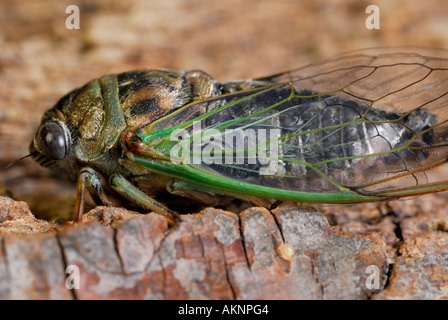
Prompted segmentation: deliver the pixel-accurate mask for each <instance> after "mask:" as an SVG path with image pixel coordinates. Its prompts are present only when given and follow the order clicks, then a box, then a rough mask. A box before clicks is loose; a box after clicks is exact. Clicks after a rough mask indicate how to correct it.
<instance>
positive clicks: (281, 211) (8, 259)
mask: <svg viewBox="0 0 448 320" xmlns="http://www.w3.org/2000/svg"><path fill="white" fill-rule="evenodd" d="M1 201H2V203H5V205H4V206H3V207H8V208H9V209H8V212H5V213H2V217H4V218H3V222H2V225H1V226H2V228H1V229H0V243H1V244H2V245H1V251H0V253H1V254H0V274H1V275H2V279H1V284H2V285H1V287H0V299H365V298H368V297H370V296H371V295H372V294H373V293H375V292H377V291H378V290H374V289H373V290H370V289H368V288H367V287H366V283H367V281H368V280H367V277H368V276H369V273H368V272H367V271H366V270H368V269H367V268H368V267H369V266H370V267H371V266H375V267H376V268H377V270H379V281H380V282H379V285H380V287H381V288H383V287H384V284H385V281H386V278H387V277H386V274H387V272H388V268H389V266H388V262H387V261H388V258H387V250H386V245H385V243H384V242H383V241H381V240H380V239H378V237H376V236H357V235H354V234H349V233H345V232H341V231H337V230H335V229H334V228H332V227H330V226H329V224H328V222H327V220H326V219H325V217H324V216H322V215H321V214H319V213H318V212H317V211H315V210H312V209H309V208H308V209H307V208H303V207H300V206H297V205H293V204H284V205H282V206H280V207H278V208H277V209H275V210H273V211H272V212H270V211H268V210H266V209H263V208H257V207H253V208H249V209H246V210H244V211H243V212H241V214H240V215H237V214H234V213H231V212H229V211H223V210H219V209H214V208H207V209H205V210H203V211H201V212H200V213H198V214H194V215H185V216H182V218H181V219H180V221H179V222H178V224H177V225H176V226H174V227H169V225H168V223H167V221H166V220H165V218H163V217H161V216H158V215H156V214H153V213H151V214H148V215H140V214H133V213H131V212H129V211H127V210H124V209H118V208H105V207H97V208H96V209H94V210H92V211H91V212H89V213H88V214H87V215H86V216H85V217H84V221H83V223H82V224H81V225H79V226H71V227H70V226H65V227H59V230H58V231H57V232H55V230H54V229H55V228H57V227H55V226H51V224H50V223H47V222H42V221H40V220H35V221H34V225H36V226H37V227H36V229H35V230H33V232H31V231H30V230H29V229H28V228H30V225H33V223H31V222H30V221H28V220H29V219H33V217H32V215H31V214H30V213H29V211H26V210H24V208H26V205H24V204H23V203H18V202H12V201H11V200H9V199H8V198H3V199H2V200H1ZM41 224H43V225H42V226H41ZM25 234H27V235H25ZM68 266H76V267H77V268H79V276H80V278H79V279H80V282H79V283H80V287H79V289H71V290H70V288H67V286H66V279H67V278H68V276H69V275H70V273H66V271H67V269H66V268H67V267H68Z"/></svg>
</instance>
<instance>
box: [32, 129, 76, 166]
mask: <svg viewBox="0 0 448 320" xmlns="http://www.w3.org/2000/svg"><path fill="white" fill-rule="evenodd" d="M37 145H38V147H39V149H40V152H41V153H42V154H43V155H44V156H46V157H47V158H49V159H52V160H61V159H64V158H65V157H66V156H67V154H68V152H69V147H70V146H69V143H68V141H67V138H66V134H65V131H64V128H62V127H61V125H60V124H59V123H57V122H47V123H46V124H44V125H43V126H42V127H41V128H40V130H39V133H38V134H37Z"/></svg>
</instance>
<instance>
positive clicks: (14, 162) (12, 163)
mask: <svg viewBox="0 0 448 320" xmlns="http://www.w3.org/2000/svg"><path fill="white" fill-rule="evenodd" d="M33 155H34V152H32V153H30V154H27V155H26V156H23V157H21V158H19V159H17V160H14V161H13V162H11V163H8V164H7V165H6V166H5V167H3V168H1V171H4V170H6V169H8V168H9V167H11V166H12V165H14V164H16V163H17V162H19V161H21V160H23V159H26V158H28V157H31V156H33Z"/></svg>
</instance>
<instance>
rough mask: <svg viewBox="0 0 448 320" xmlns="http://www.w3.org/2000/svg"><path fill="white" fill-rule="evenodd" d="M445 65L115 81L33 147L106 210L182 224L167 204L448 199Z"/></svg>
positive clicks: (376, 62)
mask: <svg viewBox="0 0 448 320" xmlns="http://www.w3.org/2000/svg"><path fill="white" fill-rule="evenodd" d="M447 93H448V52H447V51H445V50H439V49H425V48H415V49H413V48H405V49H390V48H383V49H366V50H360V51H355V52H351V53H348V54H343V55H339V56H335V57H332V58H330V59H327V60H324V61H322V62H319V63H314V64H311V65H308V66H305V67H302V68H299V69H296V70H293V71H289V72H284V73H279V74H276V75H273V76H269V77H263V78H258V79H250V80H241V81H229V82H219V81H216V80H214V79H212V78H211V77H210V76H209V75H208V74H207V73H205V72H202V71H190V72H174V71H168V70H149V69H148V70H136V71H130V72H124V73H120V74H113V75H106V76H103V77H100V78H98V79H96V80H93V81H91V82H89V83H87V84H86V85H84V86H83V87H81V88H78V89H75V90H73V91H71V92H70V93H68V94H67V95H65V96H64V97H62V98H61V99H60V100H59V101H58V102H57V103H56V105H55V106H54V107H53V108H52V109H50V110H48V111H47V112H46V113H45V114H44V116H43V118H42V123H41V124H40V126H39V128H38V130H37V133H36V135H35V137H34V139H33V141H32V143H31V147H30V152H31V155H32V157H33V158H34V159H35V160H36V161H37V162H38V163H40V164H41V165H43V166H45V167H49V168H50V169H53V170H55V171H57V172H59V173H61V174H63V175H65V176H66V177H68V178H69V179H71V180H73V181H77V197H76V205H75V213H74V220H75V221H78V220H79V219H80V217H81V215H82V213H83V211H84V194H85V192H86V190H87V191H88V192H89V193H90V194H91V196H92V198H93V199H94V200H95V202H97V203H98V204H103V205H117V204H118V203H129V204H132V205H135V206H137V207H140V208H143V209H144V210H150V211H154V212H156V213H159V214H161V215H164V216H166V217H167V218H169V219H171V220H173V219H174V216H175V215H176V213H175V211H174V210H172V209H170V207H169V203H167V202H166V201H165V203H164V204H162V203H161V202H160V201H159V200H158V199H160V196H161V195H163V194H165V195H166V194H168V195H173V197H184V198H186V199H189V200H192V201H194V202H199V203H202V204H205V205H218V204H219V202H220V201H221V200H220V199H223V198H226V197H232V198H238V199H241V200H244V201H249V202H252V203H255V204H257V205H264V206H269V205H270V204H272V203H273V201H294V202H299V203H302V202H304V203H332V204H333V203H355V202H367V201H383V200H390V199H396V198H400V197H407V196H415V195H420V194H425V193H430V192H438V191H444V190H447V189H448V171H447V170H446V168H445V167H446V163H447V156H448V144H447V143H448V132H447V129H448V124H447V120H448V106H447V104H448V94H447Z"/></svg>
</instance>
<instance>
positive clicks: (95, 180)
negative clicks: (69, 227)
mask: <svg viewBox="0 0 448 320" xmlns="http://www.w3.org/2000/svg"><path fill="white" fill-rule="evenodd" d="M86 190H87V191H88V192H89V194H90V195H91V196H92V199H93V200H94V201H95V203H96V204H102V205H106V206H119V205H120V204H121V203H120V201H119V200H117V199H116V198H114V197H111V196H108V194H109V195H110V194H111V189H110V188H109V187H108V184H107V182H106V181H105V180H104V178H103V177H102V176H101V175H100V174H99V173H98V172H96V171H95V170H93V169H92V168H89V167H86V168H83V169H81V171H80V173H79V176H78V182H77V185H76V203H75V210H74V215H73V221H74V222H79V221H81V217H82V215H83V213H84V202H85V198H84V197H85V193H86Z"/></svg>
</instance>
